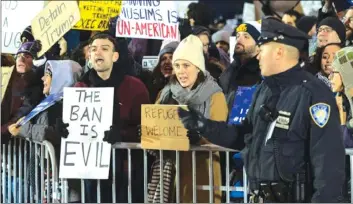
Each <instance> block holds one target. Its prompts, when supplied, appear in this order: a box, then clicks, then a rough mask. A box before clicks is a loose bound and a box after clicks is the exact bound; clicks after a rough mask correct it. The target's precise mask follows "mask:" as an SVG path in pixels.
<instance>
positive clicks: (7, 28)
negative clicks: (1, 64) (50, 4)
mask: <svg viewBox="0 0 353 204" xmlns="http://www.w3.org/2000/svg"><path fill="white" fill-rule="evenodd" d="M43 5H44V2H43V1H14V0H6V1H1V14H2V22H1V34H2V37H1V52H2V53H10V54H16V52H17V50H18V49H19V48H20V46H21V39H20V37H21V33H22V32H23V31H24V29H25V28H26V27H27V26H29V25H30V24H31V20H32V19H33V18H34V17H35V16H36V15H37V14H38V13H39V12H40V11H41V10H42V9H43Z"/></svg>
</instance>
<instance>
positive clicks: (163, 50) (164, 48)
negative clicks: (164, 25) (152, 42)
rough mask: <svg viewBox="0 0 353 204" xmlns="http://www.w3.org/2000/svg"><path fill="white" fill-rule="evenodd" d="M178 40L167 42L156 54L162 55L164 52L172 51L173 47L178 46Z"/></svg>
mask: <svg viewBox="0 0 353 204" xmlns="http://www.w3.org/2000/svg"><path fill="white" fill-rule="evenodd" d="M178 45H179V42H178V41H173V42H170V43H168V44H166V45H165V46H164V47H163V48H162V49H161V51H159V54H158V56H159V57H162V56H163V55H164V54H165V53H174V51H175V49H176V48H177V47H178Z"/></svg>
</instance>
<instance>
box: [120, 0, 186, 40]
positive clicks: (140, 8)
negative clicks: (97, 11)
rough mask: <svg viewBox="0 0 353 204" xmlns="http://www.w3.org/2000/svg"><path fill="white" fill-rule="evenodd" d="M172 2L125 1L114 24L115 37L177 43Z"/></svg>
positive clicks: (149, 0)
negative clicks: (165, 40) (166, 40)
mask: <svg viewBox="0 0 353 204" xmlns="http://www.w3.org/2000/svg"><path fill="white" fill-rule="evenodd" d="M178 24H179V23H178V12H177V8H176V4H175V2H174V1H160V0H126V1H123V7H122V10H121V13H120V18H119V19H118V20H117V23H116V36H117V37H130V38H147V39H162V40H164V39H169V40H176V41H179V30H178Z"/></svg>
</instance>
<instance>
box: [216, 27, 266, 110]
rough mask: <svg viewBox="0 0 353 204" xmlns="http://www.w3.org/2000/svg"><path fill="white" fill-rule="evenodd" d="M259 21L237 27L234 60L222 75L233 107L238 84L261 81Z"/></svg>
mask: <svg viewBox="0 0 353 204" xmlns="http://www.w3.org/2000/svg"><path fill="white" fill-rule="evenodd" d="M259 28H260V25H259V24H258V23H257V22H250V23H244V24H241V25H239V26H238V27H237V28H236V32H237V44H236V45H235V47H234V48H232V49H234V56H233V58H234V61H233V62H232V64H231V65H230V66H229V68H227V69H226V70H225V72H223V73H222V75H221V76H220V86H221V87H222V89H223V92H224V94H225V95H226V97H227V103H228V108H229V109H231V108H232V105H233V100H234V96H235V95H234V94H235V91H236V90H237V88H238V86H253V85H255V84H257V83H259V82H260V81H261V74H260V69H259V61H258V60H257V59H256V56H257V54H258V53H259V47H258V46H257V39H258V37H259V36H260V31H259Z"/></svg>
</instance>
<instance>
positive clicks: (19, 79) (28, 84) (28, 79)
mask: <svg viewBox="0 0 353 204" xmlns="http://www.w3.org/2000/svg"><path fill="white" fill-rule="evenodd" d="M32 46H33V42H27V43H24V44H22V46H21V47H20V49H19V50H18V52H17V55H16V65H15V67H14V68H13V71H12V74H11V78H10V81H9V83H8V85H7V90H6V92H5V95H4V98H3V99H2V101H1V138H2V140H1V142H2V143H7V141H8V140H9V139H10V137H11V134H10V132H9V126H10V125H11V124H14V123H16V121H17V120H18V119H19V118H21V117H23V116H25V115H26V114H28V113H29V112H30V111H31V110H32V109H33V107H34V106H35V105H37V104H38V103H39V102H40V100H41V98H42V94H41V90H40V82H39V79H38V76H37V75H36V73H35V72H34V70H33V69H32V67H33V56H34V53H33V52H31V47H32Z"/></svg>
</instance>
